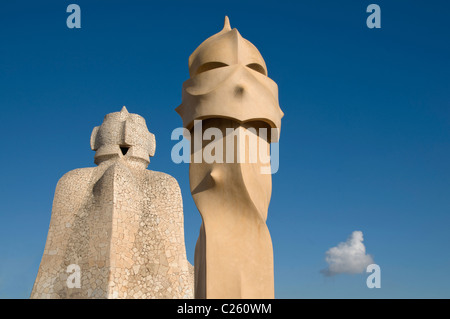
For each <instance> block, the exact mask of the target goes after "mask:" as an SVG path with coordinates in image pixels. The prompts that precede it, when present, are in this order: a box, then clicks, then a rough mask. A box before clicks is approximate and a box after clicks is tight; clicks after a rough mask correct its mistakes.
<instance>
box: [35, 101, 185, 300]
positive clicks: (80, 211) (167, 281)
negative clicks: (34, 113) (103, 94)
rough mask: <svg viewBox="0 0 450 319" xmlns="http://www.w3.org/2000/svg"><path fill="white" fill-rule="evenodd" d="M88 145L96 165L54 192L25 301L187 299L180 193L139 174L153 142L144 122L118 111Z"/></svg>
mask: <svg viewBox="0 0 450 319" xmlns="http://www.w3.org/2000/svg"><path fill="white" fill-rule="evenodd" d="M91 147H92V149H93V150H94V151H96V153H95V163H96V164H97V165H98V166H97V167H92V168H81V169H76V170H73V171H70V172H69V173H67V174H65V175H64V176H63V177H62V178H61V179H60V180H59V182H58V185H57V187H56V191H55V197H54V201H53V209H52V217H51V221H50V227H49V231H48V237H47V243H46V245H45V250H44V254H43V257H42V261H41V264H40V267H39V272H38V275H37V278H36V281H35V284H34V287H33V290H32V293H31V298H192V297H193V267H192V266H191V265H190V264H189V262H188V261H187V259H186V251H185V244H184V228H183V206H182V198H181V193H180V189H179V186H178V183H177V181H176V180H175V179H174V178H173V177H171V176H169V175H167V174H164V173H161V172H155V171H149V170H147V169H146V168H147V166H148V164H149V163H150V160H149V156H153V155H154V153H155V137H154V135H153V134H151V133H150V132H149V131H148V129H147V126H146V123H145V120H144V118H142V117H141V116H139V115H137V114H130V113H128V111H127V109H126V108H125V107H123V109H122V111H121V112H115V113H111V114H108V115H106V116H105V119H104V121H103V124H102V125H101V126H99V127H96V128H94V130H93V132H92V136H91ZM74 267H75V268H77V269H78V270H79V275H80V278H79V279H80V280H79V281H80V282H79V286H77V285H71V283H72V279H71V278H70V276H73V274H72V272H73V271H74V269H75V268H74ZM68 279H69V280H68ZM74 281H76V279H74Z"/></svg>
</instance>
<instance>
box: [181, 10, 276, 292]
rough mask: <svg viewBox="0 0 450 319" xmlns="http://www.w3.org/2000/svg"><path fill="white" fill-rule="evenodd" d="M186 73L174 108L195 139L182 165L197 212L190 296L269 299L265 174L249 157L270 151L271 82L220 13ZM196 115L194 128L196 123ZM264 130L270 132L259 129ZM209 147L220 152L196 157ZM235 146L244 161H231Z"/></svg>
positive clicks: (246, 43) (272, 125) (270, 255)
mask: <svg viewBox="0 0 450 319" xmlns="http://www.w3.org/2000/svg"><path fill="white" fill-rule="evenodd" d="M189 73H190V79H189V80H187V81H186V82H185V83H184V84H183V90H182V103H181V105H180V106H179V107H178V108H177V109H176V111H177V112H178V114H179V115H180V116H181V118H182V119H183V126H184V127H185V128H186V129H188V130H189V131H191V139H192V141H194V140H196V139H198V138H200V139H201V140H202V142H201V143H200V145H199V146H198V147H196V146H195V143H192V142H191V162H190V167H189V177H190V188H191V193H192V196H193V198H194V201H195V203H196V205H197V208H198V210H199V211H200V214H201V217H202V225H201V228H200V234H199V238H198V241H197V245H196V249H195V297H196V298H273V297H274V279H273V249H272V240H271V238H270V234H269V230H268V228H267V225H266V219H267V213H268V207H269V202H270V197H271V190H272V189H271V187H272V180H271V175H270V174H267V171H264V169H263V168H265V167H264V166H266V164H267V163H265V162H264V161H263V160H262V158H261V157H260V156H257V159H256V160H254V161H251V160H249V158H251V157H252V156H253V155H255V152H257V153H258V154H263V153H268V152H270V143H271V142H276V141H277V139H278V137H279V130H280V126H281V118H282V117H283V112H282V111H281V109H280V107H279V104H278V87H277V84H276V83H275V82H274V81H272V80H271V79H270V78H269V77H268V76H267V68H266V64H265V62H264V59H263V58H262V56H261V54H260V53H259V51H258V50H257V49H256V47H255V46H254V45H253V44H251V43H250V42H249V41H247V40H245V39H244V38H242V36H241V35H240V34H239V32H238V30H236V29H231V27H230V24H229V20H228V18H225V26H224V28H223V30H222V31H220V32H219V33H217V34H215V35H213V36H211V37H210V38H208V39H207V40H205V41H204V42H203V43H202V44H201V45H200V46H199V47H198V48H197V49H196V50H195V51H194V53H192V55H191V56H190V57H189ZM197 121H201V122H200V123H201V130H196V126H197V125H198V124H197V123H198V122H197ZM271 129H274V130H275V131H276V132H277V133H276V134H275V135H273V134H267V133H265V134H263V133H261V132H268V130H269V132H270V131H271ZM213 130H215V132H217V130H219V132H220V133H221V134H211V132H213ZM272 131H273V130H272ZM199 134H200V135H202V136H201V137H199V136H197V135H199ZM213 135H215V139H213V138H212V136H213ZM235 136H238V141H237V142H236V143H234V144H231V145H233V146H232V147H231V148H230V147H229V144H228V141H229V140H230V139H231V140H232V141H234V139H235ZM239 136H246V138H248V141H253V143H252V142H246V141H247V139H246V138H244V139H240V138H239ZM202 137H203V138H202ZM205 137H206V138H205ZM255 141H256V142H255ZM255 143H256V144H255ZM212 144H214V145H213V146H212ZM217 146H220V147H217ZM211 148H217V149H221V150H225V151H224V152H223V154H219V155H218V154H214V156H215V158H216V159H217V156H219V160H218V161H217V160H215V161H211V160H205V158H204V156H203V157H202V156H200V158H201V160H200V161H199V160H198V158H199V156H198V155H199V154H203V155H204V154H205V151H206V153H208V152H209V154H211V152H210V151H211ZM202 152H203V153H202ZM242 153H245V156H244V158H243V159H244V160H239V158H240V156H241V155H242ZM239 154H241V155H239ZM269 171H270V170H269ZM264 172H265V173H264Z"/></svg>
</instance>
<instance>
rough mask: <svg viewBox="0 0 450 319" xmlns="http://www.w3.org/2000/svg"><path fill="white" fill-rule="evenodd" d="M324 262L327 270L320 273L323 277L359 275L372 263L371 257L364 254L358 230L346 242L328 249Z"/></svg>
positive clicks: (361, 235) (364, 249) (360, 233)
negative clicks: (344, 274) (326, 264)
mask: <svg viewBox="0 0 450 319" xmlns="http://www.w3.org/2000/svg"><path fill="white" fill-rule="evenodd" d="M325 260H326V262H327V263H328V268H326V269H323V270H321V271H320V272H321V273H322V274H324V275H325V276H334V275H337V274H343V273H346V274H359V273H362V272H365V271H366V268H367V266H368V265H370V264H373V263H374V262H373V258H372V256H371V255H367V254H366V247H365V246H364V244H363V233H362V232H361V231H359V230H356V231H354V232H353V233H352V234H351V235H350V237H349V238H348V239H347V241H346V242H342V243H339V244H338V245H337V246H336V247H332V248H330V249H328V251H327V252H326V253H325Z"/></svg>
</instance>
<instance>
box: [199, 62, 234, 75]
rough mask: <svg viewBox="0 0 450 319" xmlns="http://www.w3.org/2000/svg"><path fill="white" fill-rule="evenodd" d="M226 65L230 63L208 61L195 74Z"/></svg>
mask: <svg viewBox="0 0 450 319" xmlns="http://www.w3.org/2000/svg"><path fill="white" fill-rule="evenodd" d="M225 66H228V64H225V63H222V62H207V63H205V64H202V65H201V66H200V67H199V68H198V69H197V72H196V73H195V74H199V73H203V72H206V71H209V70H212V69H218V68H223V67H225Z"/></svg>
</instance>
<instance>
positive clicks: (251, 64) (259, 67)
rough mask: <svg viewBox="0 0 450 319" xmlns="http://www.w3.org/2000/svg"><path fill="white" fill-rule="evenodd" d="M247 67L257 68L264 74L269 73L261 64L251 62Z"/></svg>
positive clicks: (256, 69) (257, 70)
mask: <svg viewBox="0 0 450 319" xmlns="http://www.w3.org/2000/svg"><path fill="white" fill-rule="evenodd" d="M247 67H248V68H250V69H252V70H255V71H256V72H259V73H261V74H262V75H267V74H266V70H265V69H264V67H263V66H262V65H261V64H258V63H250V64H247Z"/></svg>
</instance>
